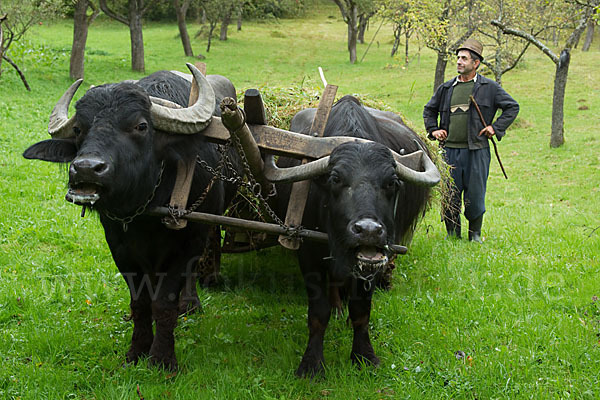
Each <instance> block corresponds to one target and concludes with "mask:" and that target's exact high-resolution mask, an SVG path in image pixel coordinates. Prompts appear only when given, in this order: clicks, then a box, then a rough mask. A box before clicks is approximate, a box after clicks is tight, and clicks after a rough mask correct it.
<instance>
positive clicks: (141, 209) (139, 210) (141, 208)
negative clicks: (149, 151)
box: [103, 161, 165, 232]
mask: <svg viewBox="0 0 600 400" xmlns="http://www.w3.org/2000/svg"><path fill="white" fill-rule="evenodd" d="M164 171H165V162H164V161H163V162H162V163H161V164H160V173H159V175H158V180H157V181H156V184H155V185H154V189H153V190H152V194H151V195H150V197H149V198H148V201H146V203H145V204H143V205H141V206H139V207H138V208H137V209H136V210H135V213H134V214H133V215H130V216H128V217H124V218H121V217H118V216H116V215H115V214H113V213H111V212H109V211H104V212H103V214H104V215H106V216H107V217H108V218H109V219H111V220H113V221H116V222H120V223H121V224H122V225H123V232H127V228H128V225H129V224H130V223H131V222H132V221H133V220H134V219H135V218H136V217H139V216H140V215H142V214H143V213H144V212H145V211H146V208H148V205H149V204H150V202H151V201H152V200H154V196H155V195H156V190H157V189H158V187H159V186H160V184H161V182H162V177H163V172H164Z"/></svg>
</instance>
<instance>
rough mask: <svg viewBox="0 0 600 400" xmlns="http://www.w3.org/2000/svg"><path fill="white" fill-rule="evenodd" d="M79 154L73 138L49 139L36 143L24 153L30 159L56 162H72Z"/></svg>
mask: <svg viewBox="0 0 600 400" xmlns="http://www.w3.org/2000/svg"><path fill="white" fill-rule="evenodd" d="M76 155H77V147H75V141H74V140H72V139H48V140H44V141H42V142H39V143H36V144H34V145H32V146H31V147H29V148H28V149H27V150H25V152H24V153H23V157H25V158H27V159H28V160H42V161H50V162H55V163H66V162H71V161H73V159H74V158H75V156H76Z"/></svg>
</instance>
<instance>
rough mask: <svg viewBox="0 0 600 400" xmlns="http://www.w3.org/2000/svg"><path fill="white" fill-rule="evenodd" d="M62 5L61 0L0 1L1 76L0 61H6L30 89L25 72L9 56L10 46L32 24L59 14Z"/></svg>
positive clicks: (21, 36) (20, 37) (17, 40)
mask: <svg viewBox="0 0 600 400" xmlns="http://www.w3.org/2000/svg"><path fill="white" fill-rule="evenodd" d="M63 7H64V4H63V2H62V1H61V0H3V1H1V2H0V76H2V61H6V62H7V63H9V64H10V65H11V66H12V67H13V68H14V69H15V71H17V74H18V75H19V77H20V78H21V81H22V82H23V85H24V86H25V88H26V89H27V90H31V88H30V86H29V83H28V82H27V78H26V77H25V74H24V73H23V71H22V70H21V69H20V68H19V66H18V65H17V62H16V61H15V60H13V59H12V58H11V56H10V47H11V46H12V45H13V44H15V43H17V42H19V41H20V40H21V39H23V37H24V36H25V34H26V33H27V31H29V29H30V28H31V27H32V26H33V25H34V24H37V23H39V22H41V21H43V20H47V19H49V18H52V17H55V16H57V15H61V14H62V12H63Z"/></svg>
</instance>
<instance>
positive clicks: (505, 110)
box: [423, 74, 519, 150]
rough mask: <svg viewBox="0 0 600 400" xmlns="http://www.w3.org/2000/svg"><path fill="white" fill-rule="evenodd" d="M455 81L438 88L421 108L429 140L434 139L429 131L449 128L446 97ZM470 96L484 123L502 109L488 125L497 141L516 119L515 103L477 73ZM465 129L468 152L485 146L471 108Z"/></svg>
mask: <svg viewBox="0 0 600 400" xmlns="http://www.w3.org/2000/svg"><path fill="white" fill-rule="evenodd" d="M455 80H456V77H454V78H452V79H450V80H449V81H447V82H445V83H443V84H442V85H440V86H439V87H438V88H437V90H436V91H435V94H434V95H433V97H432V98H431V100H429V102H428V103H427V104H426V105H425V109H424V110H423V119H424V120H425V129H427V133H428V137H429V139H431V140H435V138H434V137H433V136H432V135H431V132H433V131H435V130H437V129H445V130H446V132H447V131H448V127H449V125H450V98H451V97H452V91H453V90H454V86H453V85H452V84H453V83H454V81H455ZM473 97H474V98H475V101H476V102H477V104H479V108H480V109H481V113H482V114H483V117H484V119H485V121H486V122H487V123H488V124H489V123H490V122H491V121H492V120H493V118H494V116H495V115H496V111H497V110H498V109H499V108H500V109H501V110H502V114H501V115H500V116H499V117H498V119H497V120H496V121H495V122H494V123H493V124H492V127H493V128H494V131H495V132H496V137H497V138H498V140H501V139H502V137H503V136H504V134H505V133H506V128H508V127H509V125H510V124H512V122H513V121H514V120H515V118H516V117H517V114H518V113H519V104H518V103H517V102H516V101H515V99H513V98H512V97H511V96H510V95H509V94H508V93H506V91H505V90H504V89H502V86H500V85H499V84H498V83H497V82H496V81H493V80H491V79H488V78H486V77H484V76H482V75H479V74H477V80H476V82H475V86H474V87H473ZM438 117H439V119H438ZM468 129H469V132H468V135H467V137H468V140H469V149H471V150H475V149H483V148H485V147H489V143H488V139H487V137H486V136H485V135H481V136H479V132H480V131H481V130H482V129H483V124H482V123H481V120H480V118H479V115H478V114H477V110H476V109H475V107H474V106H471V107H469V125H468Z"/></svg>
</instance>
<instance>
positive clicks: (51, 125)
mask: <svg viewBox="0 0 600 400" xmlns="http://www.w3.org/2000/svg"><path fill="white" fill-rule="evenodd" d="M81 82H83V79H78V80H76V81H75V82H74V83H73V84H72V85H71V87H70V88H69V89H67V91H66V92H65V93H64V94H63V95H62V96H61V98H60V99H59V100H58V103H56V105H55V106H54V109H53V110H52V113H51V114H50V121H49V122H48V133H49V134H50V136H52V137H53V138H57V139H66V138H70V137H74V136H75V133H73V124H74V123H75V117H71V118H69V104H71V100H73V96H75V92H77V89H79V86H81Z"/></svg>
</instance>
